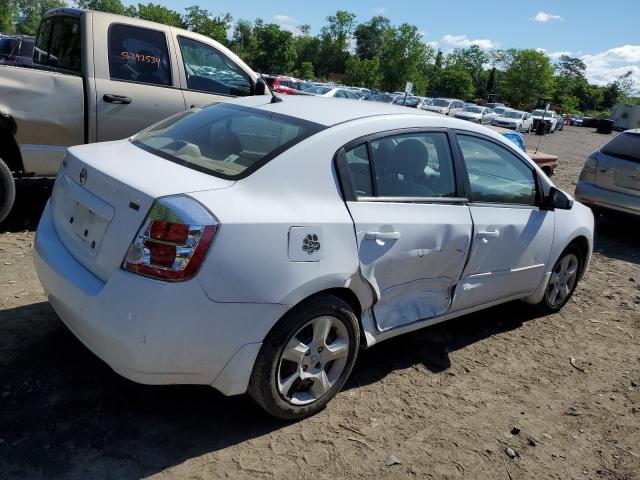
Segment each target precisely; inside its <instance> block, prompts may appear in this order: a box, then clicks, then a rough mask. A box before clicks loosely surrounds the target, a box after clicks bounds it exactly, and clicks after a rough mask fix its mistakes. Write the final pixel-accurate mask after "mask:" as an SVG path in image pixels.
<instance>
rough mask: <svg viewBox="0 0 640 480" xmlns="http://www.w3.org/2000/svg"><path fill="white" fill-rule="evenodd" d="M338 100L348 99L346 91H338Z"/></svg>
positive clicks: (336, 95)
mask: <svg viewBox="0 0 640 480" xmlns="http://www.w3.org/2000/svg"><path fill="white" fill-rule="evenodd" d="M335 97H336V98H347V96H346V95H345V93H344V91H342V90H338V91H337V92H336V94H335Z"/></svg>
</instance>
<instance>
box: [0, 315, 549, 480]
mask: <svg viewBox="0 0 640 480" xmlns="http://www.w3.org/2000/svg"><path fill="white" fill-rule="evenodd" d="M535 316H536V314H534V310H533V309H532V308H530V307H528V306H527V305H524V304H522V303H512V304H507V305H503V306H500V307H496V308H492V309H490V310H487V311H485V312H482V313H476V314H472V315H469V316H466V317H463V318H461V319H458V320H452V321H450V322H446V323H443V324H440V325H437V326H433V327H431V328H427V329H424V330H420V331H418V332H415V333H414V334H412V335H404V336H400V337H398V338H395V339H391V340H388V341H386V342H383V343H382V344H380V345H378V346H375V347H374V348H372V349H370V350H365V351H362V352H361V356H360V359H359V360H358V362H357V364H356V367H355V369H354V371H353V374H352V376H351V378H350V380H349V381H348V383H347V385H346V386H345V388H346V389H350V388H356V387H358V386H361V385H366V384H370V383H374V382H377V381H379V380H380V379H382V378H384V377H385V376H386V375H387V374H389V373H390V372H392V371H393V370H396V369H399V368H406V367H409V366H412V365H416V364H423V365H425V366H426V367H427V368H428V369H429V370H430V371H431V372H434V373H438V372H442V371H444V370H446V369H448V368H449V367H450V366H451V361H450V358H449V353H450V352H452V351H455V350H458V349H461V348H464V347H465V346H467V345H470V344H472V343H474V342H478V341H481V340H482V339H485V338H487V337H489V336H491V335H494V334H496V333H499V332H504V331H508V330H513V329H516V328H518V327H520V326H521V325H522V322H523V321H527V320H529V319H531V318H535ZM0 332H2V335H0V378H2V385H1V386H0V433H1V436H2V439H3V440H4V442H3V443H4V445H3V446H4V447H5V448H4V449H2V448H0V471H3V472H5V473H6V474H8V475H9V476H10V477H12V478H13V477H18V478H19V477H24V478H37V477H42V478H55V477H67V476H75V475H78V474H80V473H81V474H82V475H86V473H87V472H86V471H85V470H80V471H79V470H78V469H83V468H86V465H87V464H86V459H87V458H91V459H92V460H91V462H90V464H91V474H90V475H89V476H91V477H94V478H95V477H98V478H102V477H104V478H113V476H117V477H119V478H134V477H135V478H140V477H145V476H148V475H152V474H154V473H157V472H160V471H162V470H164V469H166V468H168V467H170V466H173V465H178V464H180V463H182V462H184V461H185V460H188V459H190V458H194V457H198V456H200V455H203V454H206V453H210V452H215V451H217V450H221V449H224V448H226V447H229V446H232V445H235V444H238V443H242V442H245V441H247V440H249V439H252V438H255V437H259V436H262V435H265V434H267V433H270V432H272V431H275V430H277V429H280V428H282V427H284V426H286V425H288V423H287V422H283V421H279V420H276V419H273V418H271V417H269V416H268V415H267V414H266V413H264V412H263V411H262V410H261V409H260V408H259V407H258V406H257V405H256V404H254V403H253V402H252V401H251V399H250V398H249V397H248V396H247V395H243V396H240V397H224V396H223V395H221V394H219V393H217V392H216V391H215V390H213V389H212V388H210V387H207V386H147V385H139V384H136V383H133V382H130V381H128V380H126V379H124V378H122V377H120V376H119V375H117V374H116V373H115V372H113V371H112V370H111V369H110V368H109V367H108V366H107V365H106V364H104V363H103V362H102V361H101V360H99V359H98V358H97V357H95V356H94V355H93V354H92V353H91V352H90V351H89V350H88V349H86V348H85V347H84V346H83V345H82V344H81V343H80V342H79V341H78V340H77V339H76V338H75V337H74V336H73V335H72V334H71V333H70V332H69V331H68V330H67V329H66V327H64V325H63V324H62V322H61V321H60V320H59V319H58V317H57V315H56V313H55V312H54V311H53V309H52V308H51V306H50V305H49V303H48V302H41V303H37V304H31V305H27V306H23V307H17V308H13V309H8V310H3V311H1V312H0ZM8 452H10V456H6V455H8ZM3 456H6V457H4V458H3ZM82 475H81V476H82Z"/></svg>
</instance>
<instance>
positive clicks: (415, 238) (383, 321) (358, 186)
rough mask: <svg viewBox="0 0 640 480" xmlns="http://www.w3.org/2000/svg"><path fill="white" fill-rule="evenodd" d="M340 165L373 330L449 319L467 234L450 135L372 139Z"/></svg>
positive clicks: (434, 133)
mask: <svg viewBox="0 0 640 480" xmlns="http://www.w3.org/2000/svg"><path fill="white" fill-rule="evenodd" d="M339 165H342V166H343V167H342V169H341V172H342V177H343V178H345V177H346V178H348V186H346V187H345V195H346V196H347V198H348V201H347V206H348V208H349V211H350V212H351V216H352V217H353V220H354V223H355V228H356V236H357V242H358V246H359V251H358V253H359V259H360V268H361V272H362V275H363V276H364V277H365V279H366V280H367V281H368V282H369V283H370V285H371V287H372V290H373V291H374V293H375V297H376V299H377V303H376V304H375V306H374V307H373V313H374V317H375V320H376V323H377V325H378V328H379V329H380V330H389V329H391V328H395V327H398V326H401V325H406V324H409V323H412V322H415V321H418V320H421V319H426V318H431V317H435V316H438V315H442V314H444V313H445V312H447V311H448V310H449V308H450V306H451V298H452V293H453V289H454V287H455V285H456V283H457V282H458V279H459V278H460V275H461V273H462V270H463V267H464V262H465V259H466V257H467V253H468V251H469V246H470V239H471V230H472V227H471V216H470V213H469V208H468V207H467V206H466V205H465V199H463V198H460V196H459V192H460V188H461V184H460V183H459V182H457V181H456V176H455V172H454V162H453V156H452V152H451V149H450V146H449V140H448V135H447V133H446V132H444V131H419V132H413V133H398V134H395V135H393V134H392V135H387V136H383V137H376V138H372V139H370V140H369V141H364V142H360V143H357V144H355V145H351V146H347V147H346V148H345V150H344V151H343V152H342V153H341V154H340V155H339ZM339 168H340V167H339Z"/></svg>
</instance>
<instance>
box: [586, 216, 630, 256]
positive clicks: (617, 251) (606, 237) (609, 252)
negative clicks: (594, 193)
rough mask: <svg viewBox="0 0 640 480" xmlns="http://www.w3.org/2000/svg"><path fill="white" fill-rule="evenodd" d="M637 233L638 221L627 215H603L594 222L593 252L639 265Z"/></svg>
mask: <svg viewBox="0 0 640 480" xmlns="http://www.w3.org/2000/svg"><path fill="white" fill-rule="evenodd" d="M638 232H640V219H636V218H634V217H631V216H627V215H616V214H607V215H604V216H602V217H600V218H599V219H598V220H597V222H596V226H595V240H594V246H593V251H594V252H597V253H599V254H601V255H604V256H605V257H608V258H615V259H617V260H623V261H625V262H630V263H634V264H636V265H640V250H638Z"/></svg>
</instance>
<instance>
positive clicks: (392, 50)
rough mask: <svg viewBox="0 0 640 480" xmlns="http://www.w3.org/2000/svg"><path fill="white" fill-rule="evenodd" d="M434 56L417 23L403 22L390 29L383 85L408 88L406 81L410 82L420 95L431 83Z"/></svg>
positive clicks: (384, 51)
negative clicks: (429, 69)
mask: <svg viewBox="0 0 640 480" xmlns="http://www.w3.org/2000/svg"><path fill="white" fill-rule="evenodd" d="M433 55H434V52H433V48H431V47H430V46H428V45H426V44H425V43H424V42H423V41H422V35H420V33H419V32H418V28H417V27H416V26H415V25H409V24H407V23H403V24H402V25H400V26H399V27H396V28H389V29H387V30H386V31H385V39H384V43H383V46H382V51H381V53H380V72H381V74H382V85H381V86H382V88H384V89H385V90H388V91H394V90H399V89H403V90H404V86H405V82H407V81H410V82H412V83H413V87H414V92H415V93H416V94H418V95H422V94H424V93H425V91H426V89H427V85H428V83H427V82H428V80H427V69H428V64H429V62H430V61H431V60H432V59H433Z"/></svg>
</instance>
